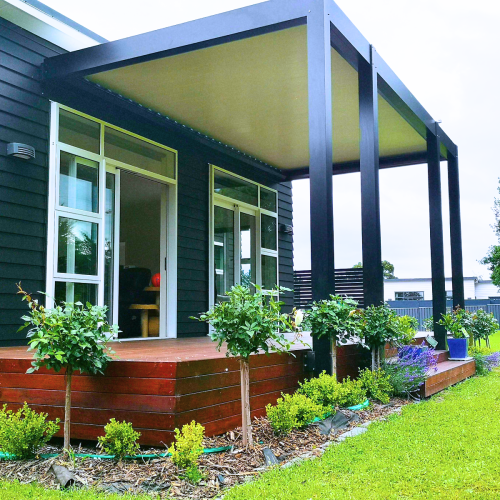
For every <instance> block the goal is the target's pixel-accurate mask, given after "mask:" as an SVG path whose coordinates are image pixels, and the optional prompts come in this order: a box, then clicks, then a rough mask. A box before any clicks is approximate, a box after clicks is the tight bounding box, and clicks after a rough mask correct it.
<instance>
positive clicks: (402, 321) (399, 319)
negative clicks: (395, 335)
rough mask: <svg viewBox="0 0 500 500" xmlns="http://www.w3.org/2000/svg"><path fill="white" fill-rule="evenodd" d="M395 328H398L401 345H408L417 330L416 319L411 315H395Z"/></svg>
mask: <svg viewBox="0 0 500 500" xmlns="http://www.w3.org/2000/svg"><path fill="white" fill-rule="evenodd" d="M395 320H396V324H397V328H398V329H399V342H400V343H401V344H402V345H410V344H411V343H412V342H413V339H414V338H415V335H416V334H417V330H418V320H417V318H415V317H413V316H408V315H406V316H396V318H395Z"/></svg>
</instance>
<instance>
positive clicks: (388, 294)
mask: <svg viewBox="0 0 500 500" xmlns="http://www.w3.org/2000/svg"><path fill="white" fill-rule="evenodd" d="M445 287H446V298H447V299H448V300H451V299H453V285H452V280H451V278H446V280H445ZM464 298H465V300H474V299H500V290H499V288H498V287H497V286H495V285H494V284H493V282H492V281H491V280H483V279H481V278H477V277H474V276H472V277H464ZM384 300H386V301H406V300H432V279H431V278H396V279H390V280H384Z"/></svg>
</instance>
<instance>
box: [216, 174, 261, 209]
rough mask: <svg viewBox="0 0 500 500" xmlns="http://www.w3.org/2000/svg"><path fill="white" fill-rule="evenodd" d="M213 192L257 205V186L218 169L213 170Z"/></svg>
mask: <svg viewBox="0 0 500 500" xmlns="http://www.w3.org/2000/svg"><path fill="white" fill-rule="evenodd" d="M214 192H215V193H217V194H221V195H223V196H227V197H228V198H233V199H234V200H239V201H243V202H244V203H248V204H250V205H255V206H257V204H258V202H259V198H258V196H259V195H258V193H259V187H258V186H256V185H255V184H252V183H250V182H246V181H244V180H243V179H240V178H238V177H235V176H234V175H230V174H226V173H225V172H221V171H220V170H215V171H214Z"/></svg>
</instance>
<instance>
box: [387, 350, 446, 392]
mask: <svg viewBox="0 0 500 500" xmlns="http://www.w3.org/2000/svg"><path fill="white" fill-rule="evenodd" d="M383 369H384V371H385V373H386V375H388V376H389V382H390V384H391V385H392V387H393V393H394V395H396V396H407V397H409V396H410V395H411V394H412V393H413V392H415V391H417V390H418V388H419V387H420V386H421V385H423V384H424V382H425V380H426V379H427V375H428V373H429V371H430V370H432V369H434V370H437V356H436V355H435V354H434V350H433V349H423V350H422V351H415V349H413V348H412V346H403V347H400V348H399V349H398V356H397V357H396V358H394V359H392V360H391V361H390V362H387V363H385V364H384V368H383Z"/></svg>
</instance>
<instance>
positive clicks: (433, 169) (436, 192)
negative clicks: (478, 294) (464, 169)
mask: <svg viewBox="0 0 500 500" xmlns="http://www.w3.org/2000/svg"><path fill="white" fill-rule="evenodd" d="M440 168H441V152H440V142H439V137H438V135H437V133H436V134H434V133H432V132H431V131H429V130H428V131H427V172H428V183H429V226H430V235H431V269H432V314H433V317H434V337H435V339H436V341H437V342H438V345H437V348H438V349H446V330H445V328H444V327H443V326H441V325H439V324H438V321H439V320H440V319H441V314H444V313H446V288H445V276H444V243H443V212H442V202H441V170H440Z"/></svg>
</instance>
